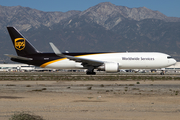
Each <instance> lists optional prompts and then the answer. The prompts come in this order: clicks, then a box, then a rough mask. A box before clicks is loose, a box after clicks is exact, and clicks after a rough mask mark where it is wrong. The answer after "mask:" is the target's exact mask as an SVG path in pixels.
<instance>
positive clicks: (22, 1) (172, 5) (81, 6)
mask: <svg viewBox="0 0 180 120" xmlns="http://www.w3.org/2000/svg"><path fill="white" fill-rule="evenodd" d="M101 2H111V3H113V4H115V5H118V6H127V7H129V8H133V7H147V8H149V9H152V10H158V11H160V12H162V13H163V14H165V15H167V16H169V17H180V0H0V5H2V6H18V5H20V6H23V7H30V8H33V9H37V10H42V11H61V12H67V11H69V10H80V11H83V10H86V9H88V8H89V7H92V6H95V5H97V4H98V3H101Z"/></svg>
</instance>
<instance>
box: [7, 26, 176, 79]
mask: <svg viewBox="0 0 180 120" xmlns="http://www.w3.org/2000/svg"><path fill="white" fill-rule="evenodd" d="M7 29H8V32H9V34H10V36H11V40H12V42H13V45H14V48H15V50H16V52H17V55H18V56H15V55H9V54H5V55H6V56H9V57H10V58H11V60H12V61H15V62H20V63H25V64H29V65H35V66H40V67H42V68H54V69H87V72H86V74H88V75H92V74H96V73H95V72H94V69H98V70H103V71H106V72H118V71H119V69H159V68H165V67H168V66H170V65H173V64H175V63H176V60H175V59H173V58H172V57H171V56H169V55H167V54H164V53H158V52H125V53H121V52H103V53H97V52H96V53H95V52H93V53H92V52H91V53H61V52H60V51H59V50H58V49H57V47H56V46H55V45H54V44H53V43H50V45H51V47H52V49H53V51H54V53H42V52H39V51H38V50H37V49H36V48H35V47H34V46H33V45H32V44H31V43H30V42H29V41H28V40H27V39H26V38H25V37H24V36H23V35H22V34H21V33H20V32H19V31H18V30H17V29H16V28H14V27H7Z"/></svg>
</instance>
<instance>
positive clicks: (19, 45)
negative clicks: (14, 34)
mask: <svg viewBox="0 0 180 120" xmlns="http://www.w3.org/2000/svg"><path fill="white" fill-rule="evenodd" d="M14 46H15V48H16V49H17V50H23V49H24V48H25V39H24V38H16V39H15V40H14Z"/></svg>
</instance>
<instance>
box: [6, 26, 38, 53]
mask: <svg viewBox="0 0 180 120" xmlns="http://www.w3.org/2000/svg"><path fill="white" fill-rule="evenodd" d="M7 29H8V32H9V35H10V36H11V40H12V42H13V45H14V48H15V50H16V53H17V55H18V56H28V55H30V54H37V53H38V51H37V50H36V48H35V47H34V46H33V45H32V44H31V43H30V42H29V41H28V40H27V39H26V38H25V37H24V36H23V35H22V34H21V33H20V32H19V31H18V30H17V29H16V28H14V27H7Z"/></svg>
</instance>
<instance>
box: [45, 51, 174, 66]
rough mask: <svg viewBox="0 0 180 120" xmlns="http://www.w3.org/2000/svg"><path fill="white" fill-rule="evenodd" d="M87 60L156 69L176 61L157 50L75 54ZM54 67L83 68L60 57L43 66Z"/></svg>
mask: <svg viewBox="0 0 180 120" xmlns="http://www.w3.org/2000/svg"><path fill="white" fill-rule="evenodd" d="M76 57H81V58H85V59H89V60H98V61H103V62H104V63H106V62H114V63H118V64H119V69H157V68H165V67H168V66H171V65H173V64H175V63H176V60H175V59H173V58H171V57H170V56H169V55H167V54H164V53H158V52H126V53H101V54H89V55H81V56H76ZM44 67H46V68H56V69H83V68H84V67H83V65H81V63H78V62H75V61H72V60H69V59H67V58H62V59H59V60H55V61H52V62H50V63H49V64H47V65H46V66H44Z"/></svg>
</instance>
